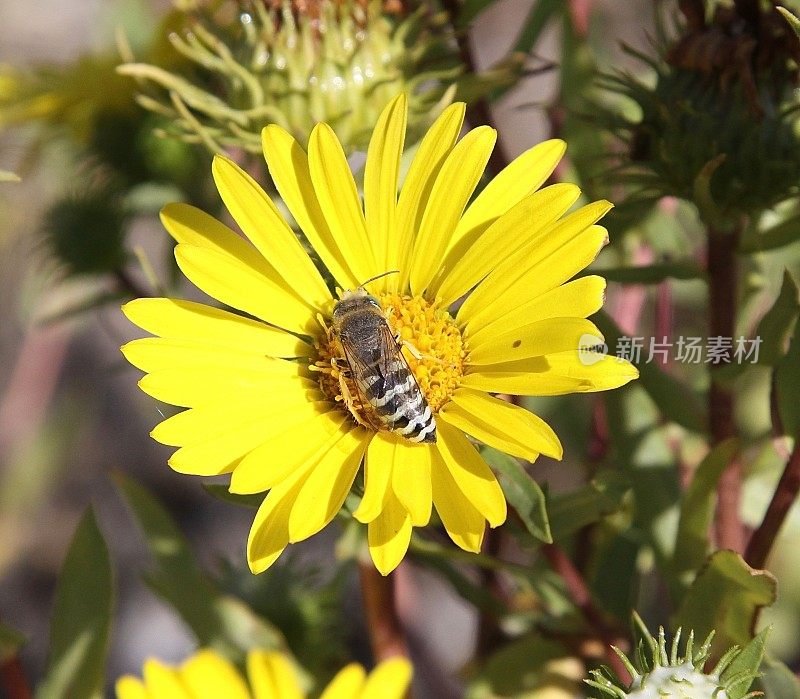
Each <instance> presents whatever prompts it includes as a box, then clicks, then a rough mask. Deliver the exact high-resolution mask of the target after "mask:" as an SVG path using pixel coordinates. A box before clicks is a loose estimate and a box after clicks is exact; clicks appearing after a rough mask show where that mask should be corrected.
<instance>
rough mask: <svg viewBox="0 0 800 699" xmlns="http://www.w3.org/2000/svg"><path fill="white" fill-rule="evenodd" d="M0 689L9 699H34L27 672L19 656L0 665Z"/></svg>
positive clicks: (12, 657) (14, 656)
mask: <svg viewBox="0 0 800 699" xmlns="http://www.w3.org/2000/svg"><path fill="white" fill-rule="evenodd" d="M0 687H2V689H3V696H6V697H8V699H33V692H32V691H31V688H30V685H29V684H28V678H27V676H26V675H25V670H24V669H23V668H22V663H21V662H20V659H19V656H17V655H13V656H11V657H10V658H9V659H8V660H6V661H4V662H2V663H0Z"/></svg>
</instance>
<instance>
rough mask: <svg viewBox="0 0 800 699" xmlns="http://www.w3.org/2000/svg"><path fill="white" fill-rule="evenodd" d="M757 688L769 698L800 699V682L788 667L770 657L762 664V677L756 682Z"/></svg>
mask: <svg viewBox="0 0 800 699" xmlns="http://www.w3.org/2000/svg"><path fill="white" fill-rule="evenodd" d="M756 688H757V689H760V690H761V691H762V692H764V696H766V697H768V698H769V697H776V699H778V698H780V699H800V680H798V679H797V676H796V675H795V674H794V673H793V672H792V671H791V670H790V669H789V668H788V667H786V665H784V664H783V663H782V662H780V661H779V660H774V659H772V658H770V657H769V656H767V657H765V658H764V661H763V662H762V663H761V677H759V678H758V679H757V680H756Z"/></svg>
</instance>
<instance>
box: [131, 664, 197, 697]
mask: <svg viewBox="0 0 800 699" xmlns="http://www.w3.org/2000/svg"><path fill="white" fill-rule="evenodd" d="M142 674H143V675H144V684H145V686H146V687H147V691H148V693H149V694H150V695H151V696H153V697H169V698H170V699H193V697H192V695H191V694H190V693H189V691H188V690H187V688H186V687H185V686H184V684H183V682H181V678H180V674H179V672H178V671H177V670H175V669H174V668H171V667H167V666H166V665H163V664H162V663H160V662H158V660H152V659H151V660H146V661H145V663H144V668H143V670H142Z"/></svg>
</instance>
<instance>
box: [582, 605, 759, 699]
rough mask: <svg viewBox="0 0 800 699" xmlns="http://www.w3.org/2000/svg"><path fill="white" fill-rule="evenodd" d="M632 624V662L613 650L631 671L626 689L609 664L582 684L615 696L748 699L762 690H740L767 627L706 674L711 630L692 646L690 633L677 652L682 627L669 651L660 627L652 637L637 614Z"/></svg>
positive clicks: (754, 667)
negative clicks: (635, 639) (636, 642)
mask: <svg viewBox="0 0 800 699" xmlns="http://www.w3.org/2000/svg"><path fill="white" fill-rule="evenodd" d="M634 623H635V624H636V626H637V629H638V631H639V634H640V636H641V637H642V640H641V642H640V643H639V647H638V649H637V651H638V652H637V653H636V659H635V661H632V660H630V659H629V658H628V657H627V656H626V655H625V654H624V653H622V651H620V650H619V649H617V648H614V651H615V652H616V653H617V655H618V656H619V657H620V659H621V660H622V662H623V664H624V665H625V668H626V669H627V670H628V673H629V674H630V675H631V678H632V679H631V683H630V684H629V685H628V686H627V687H623V686H621V683H620V682H619V680H617V679H616V678H615V677H614V676H613V674H612V673H611V671H610V670H608V668H602V669H601V670H594V671H593V672H592V673H591V674H592V679H590V680H586V683H587V684H588V685H589V686H590V687H593V688H594V689H596V690H599V691H600V692H601V695H602V696H604V697H613V698H614V699H627V698H632V697H637V698H638V699H730V697H732V696H737V697H742V699H749V698H751V697H756V696H759V695H760V694H761V693H760V692H751V693H749V694H745V693H746V692H747V690H748V689H749V688H750V685H751V684H752V683H753V681H754V680H755V678H756V677H757V676H758V666H759V664H760V662H761V658H762V656H763V651H764V641H765V639H766V635H767V632H768V630H766V631H763V632H762V633H761V634H759V635H758V636H756V638H754V639H753V640H752V641H751V642H750V643H749V644H748V645H747V646H746V647H745V648H744V649H740V648H739V647H738V646H734V647H733V648H731V649H730V650H729V651H728V652H727V653H725V654H724V655H723V656H722V658H721V659H720V660H719V661H718V662H717V664H716V665H715V667H714V668H713V669H712V670H710V671H709V672H705V671H704V668H705V666H706V663H707V662H708V659H709V657H710V655H711V642H712V640H713V638H714V632H713V631H712V632H711V633H710V634H709V635H708V636H707V637H706V640H705V641H704V642H703V644H702V645H701V646H700V648H699V649H697V650H695V647H694V632H693V631H692V632H690V633H689V637H688V639H687V640H686V644H685V647H684V650H683V653H681V652H680V640H681V629H678V631H677V633H676V634H675V638H674V639H673V641H672V644H671V646H670V648H669V649H668V648H667V641H666V636H665V634H664V629H663V628H660V629H659V632H658V638H656V637H654V636H653V635H652V634H651V633H650V632H649V631H648V630H647V628H646V627H645V626H644V623H643V622H642V620H641V619H640V618H639V616H638V615H637V614H634Z"/></svg>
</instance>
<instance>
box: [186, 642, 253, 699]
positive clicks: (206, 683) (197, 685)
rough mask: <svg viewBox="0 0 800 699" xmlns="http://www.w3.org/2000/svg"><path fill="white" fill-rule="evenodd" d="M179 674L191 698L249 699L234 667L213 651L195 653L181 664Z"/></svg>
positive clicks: (243, 683)
mask: <svg viewBox="0 0 800 699" xmlns="http://www.w3.org/2000/svg"><path fill="white" fill-rule="evenodd" d="M180 674H181V679H182V680H183V684H184V686H185V687H186V688H187V689H188V690H189V692H190V693H191V695H192V697H193V699H219V697H225V699H250V692H249V691H248V689H247V685H246V684H245V682H244V680H243V679H242V676H241V675H240V674H239V672H238V671H237V670H236V668H235V667H234V666H233V665H232V664H231V663H230V662H229V661H228V660H226V659H225V658H223V657H222V656H220V655H218V654H217V653H215V652H214V651H211V650H201V651H198V652H197V653H195V654H194V655H193V656H192V657H191V658H189V660H187V661H186V662H185V663H184V664H183V665H182V666H181V669H180Z"/></svg>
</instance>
